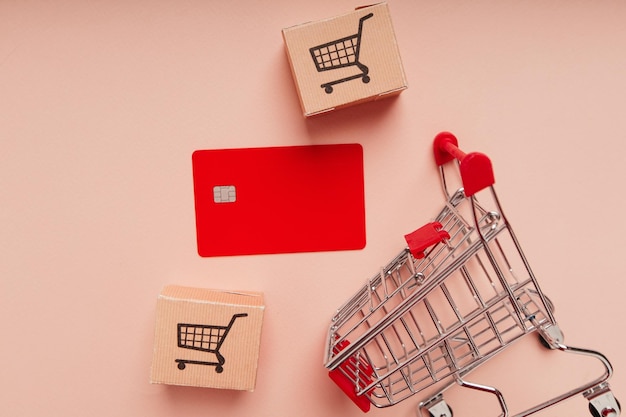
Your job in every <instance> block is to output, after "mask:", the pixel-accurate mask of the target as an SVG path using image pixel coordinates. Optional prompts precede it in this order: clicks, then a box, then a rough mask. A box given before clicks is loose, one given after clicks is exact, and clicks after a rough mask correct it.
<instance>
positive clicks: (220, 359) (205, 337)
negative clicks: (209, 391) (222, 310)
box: [175, 313, 248, 374]
mask: <svg viewBox="0 0 626 417" xmlns="http://www.w3.org/2000/svg"><path fill="white" fill-rule="evenodd" d="M247 316H248V314H247V313H241V314H235V315H233V316H232V318H231V319H230V322H229V323H228V325H226V326H215V325H205V324H188V323H178V347H180V348H183V349H191V350H199V351H202V352H207V353H212V354H214V355H215V359H216V360H215V361H199V360H190V359H175V362H176V363H177V366H178V369H180V370H181V371H182V370H184V369H185V368H186V367H187V364H192V365H208V366H215V372H217V373H218V374H221V373H222V372H223V371H224V363H226V358H224V356H223V355H222V354H221V353H220V348H221V347H222V343H224V339H226V336H227V335H228V333H229V332H230V329H231V327H232V326H233V323H234V322H235V320H236V319H238V318H240V317H247Z"/></svg>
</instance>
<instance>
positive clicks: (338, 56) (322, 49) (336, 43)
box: [309, 13, 374, 94]
mask: <svg viewBox="0 0 626 417" xmlns="http://www.w3.org/2000/svg"><path fill="white" fill-rule="evenodd" d="M373 16H374V13H369V14H366V15H365V16H363V17H361V18H360V19H359V29H358V31H357V33H356V34H353V35H350V36H346V37H344V38H341V39H336V40H333V41H331V42H327V43H324V44H322V45H317V46H314V47H312V48H310V49H309V52H310V53H311V57H312V58H313V62H314V63H315V67H316V68H317V72H323V71H329V70H336V69H339V68H345V67H351V66H356V67H357V68H358V69H359V70H360V71H361V72H360V73H359V74H355V75H351V76H348V77H344V78H340V79H337V80H333V81H330V82H327V83H324V84H322V85H321V86H320V87H322V88H323V89H324V91H326V93H327V94H331V93H332V92H333V86H334V85H336V84H340V83H344V82H346V81H351V80H356V79H357V78H361V80H362V81H363V82H364V83H368V82H370V76H369V75H368V74H369V68H368V67H367V66H366V65H364V64H362V63H361V62H360V61H359V54H360V52H361V35H362V33H363V22H364V21H365V20H367V19H369V18H371V17H373Z"/></svg>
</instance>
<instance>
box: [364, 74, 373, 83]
mask: <svg viewBox="0 0 626 417" xmlns="http://www.w3.org/2000/svg"><path fill="white" fill-rule="evenodd" d="M370 80H371V78H370V76H369V75H364V76H363V83H364V84H367V83H369V82H370Z"/></svg>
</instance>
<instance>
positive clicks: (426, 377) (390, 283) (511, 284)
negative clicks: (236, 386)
mask: <svg viewBox="0 0 626 417" xmlns="http://www.w3.org/2000/svg"><path fill="white" fill-rule="evenodd" d="M434 153H435V161H436V163H437V165H438V166H439V169H440V175H441V181H442V185H443V189H444V193H445V194H446V199H447V201H446V204H445V206H444V208H443V209H442V210H441V211H440V213H439V215H438V216H437V217H436V218H435V221H434V222H432V223H429V224H427V225H426V226H424V227H421V228H419V229H417V230H416V231H414V232H412V233H410V234H408V235H406V236H405V238H406V240H407V244H408V246H407V247H406V248H405V249H404V250H402V251H401V252H400V253H399V254H398V255H397V256H396V257H395V258H394V259H393V260H392V261H391V262H390V263H389V264H387V265H386V266H385V267H383V268H382V269H381V271H380V272H379V273H378V274H376V275H374V276H373V277H372V278H371V279H369V280H368V281H367V283H366V284H365V285H364V286H363V287H362V288H361V289H360V290H359V291H358V292H357V293H356V294H355V295H354V296H353V297H352V298H351V299H350V300H348V301H347V302H346V303H344V304H343V305H342V306H341V307H340V308H339V309H338V310H337V312H336V314H335V315H334V317H333V318H332V321H331V325H330V328H329V331H328V338H327V344H326V351H325V354H326V359H325V366H326V368H328V369H329V375H330V376H331V378H332V379H333V380H334V381H335V382H336V383H337V384H338V385H339V386H340V387H341V389H342V390H343V391H344V392H345V393H346V394H347V395H348V396H349V397H350V398H351V399H352V400H353V401H354V402H355V403H356V404H357V405H358V406H359V407H360V408H361V409H362V410H363V411H368V410H369V406H370V404H372V405H374V406H376V407H387V406H391V405H394V404H397V403H398V402H400V401H403V400H405V399H407V398H409V397H411V396H412V395H414V394H417V393H420V394H421V395H423V396H424V397H423V398H424V400H423V401H421V402H420V404H419V407H418V410H419V411H418V412H419V413H420V415H422V412H424V411H428V413H430V415H432V416H435V415H436V416H438V417H440V416H441V417H451V415H452V412H451V410H450V409H449V407H448V406H447V404H446V403H445V401H443V399H442V398H443V396H442V393H443V391H445V390H446V389H448V388H449V387H450V386H452V385H455V384H458V385H460V386H462V387H466V388H471V389H476V390H480V391H485V392H489V393H492V394H493V395H494V396H496V398H497V400H498V402H499V404H500V406H501V409H502V411H503V415H504V416H508V415H509V412H508V409H507V405H506V401H505V399H504V396H503V395H502V393H500V391H499V390H497V389H496V388H494V387H488V386H484V385H480V384H475V383H472V382H469V381H467V380H466V379H465V377H466V375H467V374H468V373H470V372H471V371H472V370H474V369H476V368H477V367H478V366H480V365H481V364H483V363H485V362H486V361H488V360H489V359H490V358H492V357H493V356H494V355H496V354H498V353H499V352H501V351H502V350H503V349H505V348H506V347H508V346H509V345H510V344H512V343H513V342H515V341H516V340H518V339H520V338H521V337H522V336H524V335H527V334H530V333H536V334H538V335H539V336H540V338H541V339H542V340H543V341H544V343H545V345H546V346H547V347H549V348H550V349H555V350H559V351H564V352H569V353H574V354H579V355H585V356H591V357H593V358H595V359H597V360H599V361H600V362H601V363H602V365H603V367H604V373H603V374H602V375H601V376H599V377H598V378H596V379H594V380H592V381H590V382H588V383H586V384H583V385H582V386H579V387H577V388H574V389H572V390H569V391H567V392H565V393H563V394H561V395H558V396H556V397H555V398H551V399H549V400H547V401H545V402H543V403H541V404H539V405H536V406H534V407H531V408H529V409H527V410H524V411H523V412H521V413H520V414H518V416H526V415H529V414H533V413H535V412H537V411H539V410H542V409H545V408H547V407H550V406H552V405H554V404H556V403H559V402H561V401H563V400H565V399H567V398H570V397H572V396H574V395H578V394H583V395H584V396H585V397H586V398H587V399H588V400H589V406H590V410H591V412H592V414H593V415H594V416H603V417H608V416H611V417H613V416H618V415H619V413H620V407H619V403H618V402H617V400H615V398H614V397H613V395H612V393H611V392H610V388H609V386H608V383H607V381H608V379H609V378H610V377H611V375H612V372H613V370H612V366H611V364H610V363H609V361H608V359H607V358H606V357H605V356H604V355H602V354H601V353H599V352H596V351H592V350H587V349H580V348H574V347H571V346H567V345H564V344H563V335H562V332H561V330H560V328H559V326H558V324H557V322H556V319H555V317H554V315H553V305H552V303H551V301H550V300H549V299H548V298H547V297H546V296H545V295H544V294H543V292H542V290H541V288H540V286H539V283H538V282H537V279H536V278H535V275H534V273H533V272H532V269H531V267H530V264H529V263H528V261H527V259H526V256H525V255H524V253H523V251H522V248H521V246H520V244H519V241H518V239H517V237H516V235H515V233H514V232H513V229H512V227H511V225H510V224H509V222H508V220H507V218H506V216H505V215H504V212H503V210H502V207H501V205H500V202H499V200H498V197H497V194H496V192H495V188H494V187H493V184H494V183H495V180H494V176H493V169H492V166H491V161H490V160H489V158H487V157H486V156H485V155H484V154H480V153H470V154H465V153H464V152H462V151H461V150H460V149H459V148H458V142H457V140H456V137H454V135H452V134H451V133H449V132H442V133H441V134H439V135H437V137H436V138H435V143H434ZM453 160H457V161H458V168H459V171H460V177H461V181H462V187H461V188H459V189H457V190H456V191H454V192H450V191H449V190H448V184H447V179H446V175H445V169H444V165H446V164H447V163H448V162H450V161H453ZM479 193H480V199H481V201H480V203H479V201H478V196H477V194H479ZM596 413H597V414H596Z"/></svg>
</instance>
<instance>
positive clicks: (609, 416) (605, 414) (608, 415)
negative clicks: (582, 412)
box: [589, 398, 622, 417]
mask: <svg viewBox="0 0 626 417" xmlns="http://www.w3.org/2000/svg"><path fill="white" fill-rule="evenodd" d="M615 402H616V403H617V407H618V408H619V410H620V411H621V410H622V406H621V404H620V403H619V400H618V399H617V398H615ZM589 412H590V413H591V415H592V416H593V417H613V415H615V416H619V415H620V413H619V411H618V412H617V414H615V412H612V411H611V410H602V412H600V411H598V409H597V408H596V407H594V406H593V404H591V403H589Z"/></svg>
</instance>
